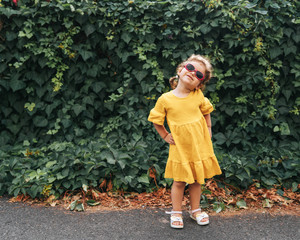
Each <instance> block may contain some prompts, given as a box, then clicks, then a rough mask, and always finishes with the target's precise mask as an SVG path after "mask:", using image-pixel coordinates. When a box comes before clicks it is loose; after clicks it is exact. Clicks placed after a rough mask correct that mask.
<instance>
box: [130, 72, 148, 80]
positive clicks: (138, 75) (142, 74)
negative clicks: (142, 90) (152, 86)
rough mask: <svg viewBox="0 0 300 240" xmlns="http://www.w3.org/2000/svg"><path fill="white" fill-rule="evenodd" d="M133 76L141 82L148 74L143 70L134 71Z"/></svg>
mask: <svg viewBox="0 0 300 240" xmlns="http://www.w3.org/2000/svg"><path fill="white" fill-rule="evenodd" d="M133 74H134V76H135V77H136V79H137V80H138V81H139V82H141V81H142V80H143V79H144V78H145V77H146V76H147V75H148V72H147V71H145V70H141V71H136V70H134V71H133Z"/></svg>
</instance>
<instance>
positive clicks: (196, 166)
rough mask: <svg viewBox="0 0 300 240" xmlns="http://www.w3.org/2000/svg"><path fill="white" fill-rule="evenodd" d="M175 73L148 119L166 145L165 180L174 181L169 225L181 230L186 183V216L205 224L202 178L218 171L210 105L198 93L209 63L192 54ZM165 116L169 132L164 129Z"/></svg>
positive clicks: (205, 77)
mask: <svg viewBox="0 0 300 240" xmlns="http://www.w3.org/2000/svg"><path fill="white" fill-rule="evenodd" d="M176 71H177V76H176V77H173V78H171V79H170V84H171V87H172V88H173V90H172V91H170V92H167V93H164V94H162V96H160V97H159V98H158V100H157V102H156V105H155V107H154V108H153V109H152V110H151V112H150V115H149V118H148V120H149V121H150V122H153V124H154V127H155V129H156V130H157V132H158V133H159V135H160V136H161V137H162V138H163V139H164V140H165V141H166V142H167V143H169V144H170V149H169V158H168V161H167V165H166V169H165V178H173V180H174V182H173V185H172V190H171V198H172V206H173V210H172V211H171V212H169V213H170V214H171V218H170V224H171V227H172V228H183V220H182V209H181V207H182V199H183V194H184V189H185V186H186V184H189V195H190V205H191V212H190V216H191V218H192V219H194V220H196V221H197V223H198V224H199V225H206V224H208V223H209V217H208V215H207V214H206V213H204V212H201V209H200V208H199V205H200V198H201V184H204V179H205V178H211V177H213V176H215V175H218V174H221V170H220V167H219V164H218V161H217V159H216V156H215V154H214V151H213V146H212V142H211V136H212V132H211V119H210V113H211V112H212V111H213V106H212V105H211V103H210V102H209V100H208V99H207V98H205V97H204V95H203V93H202V91H201V90H203V89H204V87H205V84H206V83H207V82H208V81H209V80H210V78H211V76H212V67H211V64H210V62H209V61H208V60H207V59H206V58H204V57H202V56H200V55H194V54H193V55H192V56H191V57H190V58H188V59H187V60H186V61H184V62H183V63H181V64H180V65H179V66H178V67H177V70H176ZM165 117H166V118H167V123H168V126H169V128H170V131H171V133H169V132H167V130H166V128H165V127H164V120H165Z"/></svg>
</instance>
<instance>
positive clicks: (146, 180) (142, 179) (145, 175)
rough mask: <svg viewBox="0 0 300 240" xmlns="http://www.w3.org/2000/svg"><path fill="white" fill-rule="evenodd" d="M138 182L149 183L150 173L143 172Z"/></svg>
mask: <svg viewBox="0 0 300 240" xmlns="http://www.w3.org/2000/svg"><path fill="white" fill-rule="evenodd" d="M138 182H140V183H146V184H149V183H150V182H149V177H148V174H143V175H142V176H140V177H139V178H138Z"/></svg>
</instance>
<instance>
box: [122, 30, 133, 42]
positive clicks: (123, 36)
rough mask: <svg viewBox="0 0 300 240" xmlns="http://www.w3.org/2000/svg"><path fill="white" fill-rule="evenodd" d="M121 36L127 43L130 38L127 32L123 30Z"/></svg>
mask: <svg viewBox="0 0 300 240" xmlns="http://www.w3.org/2000/svg"><path fill="white" fill-rule="evenodd" d="M121 38H122V39H123V40H124V42H126V43H129V42H130V40H131V36H130V34H129V33H128V32H123V33H122V35H121Z"/></svg>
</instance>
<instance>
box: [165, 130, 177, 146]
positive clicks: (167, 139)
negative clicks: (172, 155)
mask: <svg viewBox="0 0 300 240" xmlns="http://www.w3.org/2000/svg"><path fill="white" fill-rule="evenodd" d="M164 140H165V141H166V142H167V143H169V144H172V145H175V141H174V139H173V137H172V134H171V133H168V134H167V136H165V138H164Z"/></svg>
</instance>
